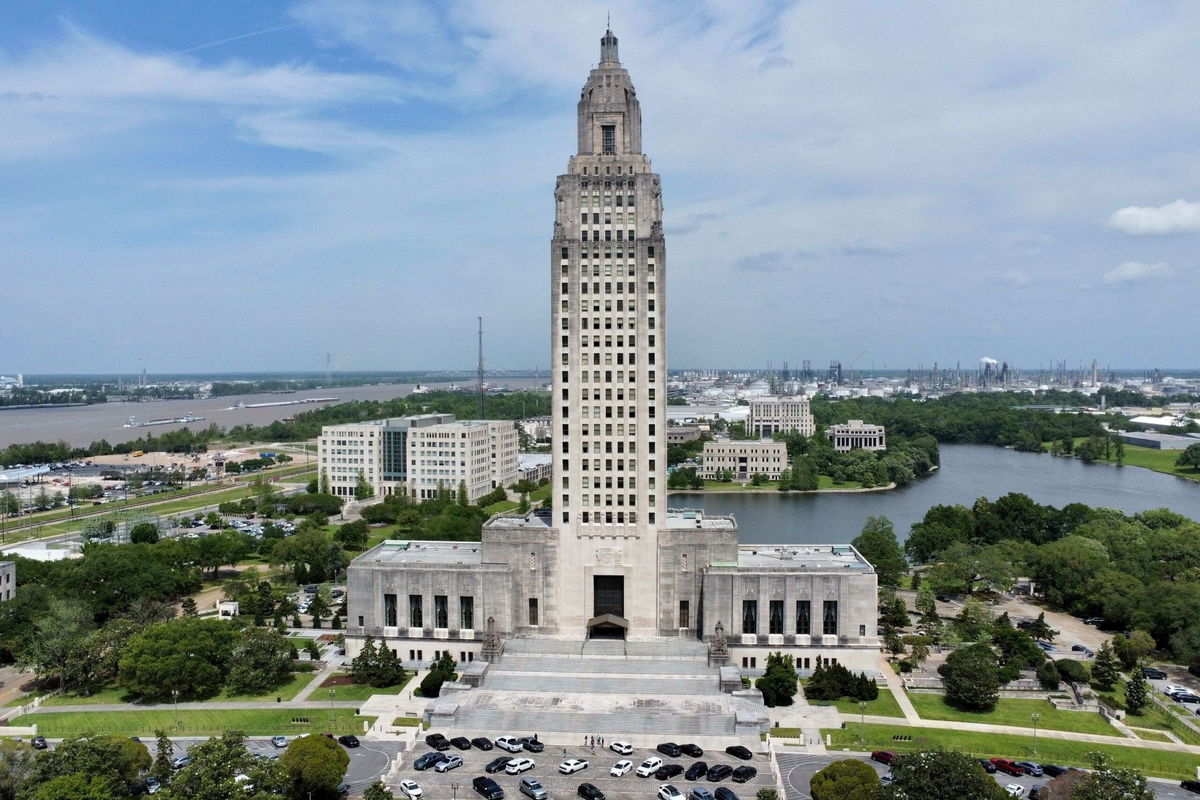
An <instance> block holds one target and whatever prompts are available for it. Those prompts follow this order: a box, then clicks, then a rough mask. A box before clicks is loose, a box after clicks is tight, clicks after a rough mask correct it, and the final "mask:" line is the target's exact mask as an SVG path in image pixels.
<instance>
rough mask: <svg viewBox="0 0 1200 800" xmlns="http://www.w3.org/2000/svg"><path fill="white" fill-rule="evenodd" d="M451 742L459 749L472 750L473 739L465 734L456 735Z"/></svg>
mask: <svg viewBox="0 0 1200 800" xmlns="http://www.w3.org/2000/svg"><path fill="white" fill-rule="evenodd" d="M450 744H452V745H454V746H455V747H457V748H458V749H459V750H470V749H471V740H470V739H468V738H467V737H465V736H455V737H454V738H453V739H451V740H450Z"/></svg>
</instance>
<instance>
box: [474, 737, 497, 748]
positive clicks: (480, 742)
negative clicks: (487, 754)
mask: <svg viewBox="0 0 1200 800" xmlns="http://www.w3.org/2000/svg"><path fill="white" fill-rule="evenodd" d="M471 744H472V745H474V747H475V749H476V750H491V749H492V740H491V739H488V738H487V737H484V736H477V737H475V738H474V739H472V740H471Z"/></svg>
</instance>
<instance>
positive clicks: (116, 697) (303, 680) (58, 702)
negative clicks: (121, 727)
mask: <svg viewBox="0 0 1200 800" xmlns="http://www.w3.org/2000/svg"><path fill="white" fill-rule="evenodd" d="M312 679H313V673H311V672H297V673H296V674H295V675H293V676H292V679H291V680H290V681H288V682H287V683H285V684H284V685H283V686H280V687H279V688H278V689H276V690H274V691H270V692H266V693H264V694H256V695H249V694H234V693H233V692H230V691H229V690H228V689H222V690H221V693H220V694H218V695H217V696H215V697H210V698H207V699H208V700H211V701H213V702H247V703H249V702H269V701H271V700H274V699H275V698H276V697H280V698H283V699H284V700H291V699H292V698H293V697H295V696H296V695H297V694H299V693H300V690H301V689H303V688H304V687H305V686H307V685H308V684H309V682H310V681H312ZM137 701H138V700H137V698H136V697H131V696H129V695H128V694H126V692H125V690H124V689H122V688H120V687H119V686H113V687H111V688H108V689H103V690H101V691H99V692H96V693H95V694H90V695H88V696H87V697H80V696H79V695H74V694H57V695H54V696H53V697H47V698H46V699H45V700H43V701H42V705H44V706H81V705H88V706H94V705H104V704H108V703H136V702H137ZM17 705H20V704H19V703H18V704H17Z"/></svg>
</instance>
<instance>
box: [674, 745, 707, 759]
mask: <svg viewBox="0 0 1200 800" xmlns="http://www.w3.org/2000/svg"><path fill="white" fill-rule="evenodd" d="M679 749H680V750H682V751H683V754H684V755H685V756H688V757H689V758H699V757H700V756H702V755H704V751H703V750H701V749H700V747H699V746H697V745H694V744H681V745H679Z"/></svg>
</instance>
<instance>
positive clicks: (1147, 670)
mask: <svg viewBox="0 0 1200 800" xmlns="http://www.w3.org/2000/svg"><path fill="white" fill-rule="evenodd" d="M1189 669H1190V667H1189ZM1142 677H1143V678H1148V679H1149V680H1152V681H1162V680H1166V679H1167V673H1165V672H1163V671H1162V670H1161V669H1155V668H1154V667H1142Z"/></svg>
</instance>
